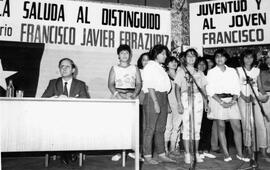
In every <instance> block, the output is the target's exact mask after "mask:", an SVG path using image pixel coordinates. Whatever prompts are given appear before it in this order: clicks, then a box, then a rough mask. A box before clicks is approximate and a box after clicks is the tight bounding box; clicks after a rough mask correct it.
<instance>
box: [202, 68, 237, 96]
mask: <svg viewBox="0 0 270 170" xmlns="http://www.w3.org/2000/svg"><path fill="white" fill-rule="evenodd" d="M225 68H226V69H225V71H222V70H221V69H220V68H219V67H218V66H215V67H214V68H213V69H211V70H209V71H208V73H207V76H206V79H207V85H206V91H207V94H208V95H209V96H213V95H214V94H222V93H228V94H232V95H238V96H239V95H240V81H239V77H238V75H237V72H236V70H235V69H234V68H231V67H228V66H225Z"/></svg>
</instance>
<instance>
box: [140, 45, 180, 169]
mask: <svg viewBox="0 0 270 170" xmlns="http://www.w3.org/2000/svg"><path fill="white" fill-rule="evenodd" d="M169 55H170V53H169V50H168V48H167V47H166V46H164V45H155V46H154V47H153V48H152V49H151V51H150V56H149V57H150V61H149V62H148V63H147V65H146V66H145V68H144V71H143V88H142V89H143V91H144V93H145V98H144V103H143V111H144V118H145V120H144V123H145V129H144V133H143V153H144V161H145V163H146V164H158V161H156V160H155V159H153V158H152V153H153V152H152V142H153V141H154V148H155V149H156V153H157V154H158V159H159V161H161V162H175V161H174V160H172V159H170V158H168V157H167V156H166V155H165V144H164V132H165V127H166V121H167V114H168V96H167V93H168V92H169V91H170V89H171V83H170V79H169V77H168V74H167V73H166V71H165V70H164V68H163V66H162V64H164V62H165V59H166V58H167V57H168V56H169Z"/></svg>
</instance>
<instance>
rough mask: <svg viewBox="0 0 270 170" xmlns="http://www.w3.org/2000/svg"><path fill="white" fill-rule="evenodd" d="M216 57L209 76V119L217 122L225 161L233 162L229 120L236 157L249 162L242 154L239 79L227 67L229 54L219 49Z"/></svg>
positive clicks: (232, 70)
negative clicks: (229, 143) (226, 126)
mask: <svg viewBox="0 0 270 170" xmlns="http://www.w3.org/2000/svg"><path fill="white" fill-rule="evenodd" d="M214 56H215V62H216V66H215V67H214V68H213V69H211V70H209V72H208V74H207V81H208V84H207V94H208V95H209V106H210V110H211V112H210V113H209V114H208V118H209V119H215V120H217V123H218V135H219V141H220V144H221V147H222V149H223V151H224V154H225V158H224V161H225V162H228V161H231V160H232V158H231V157H230V155H229V153H228V149H227V141H226V137H225V120H229V121H230V123H231V127H232V129H233V132H234V141H235V145H236V150H237V155H236V157H237V158H238V159H239V160H242V161H246V162H248V161H249V159H248V158H244V157H243V154H242V134H241V124H240V120H241V115H240V111H239V107H238V105H237V98H238V96H239V95H240V82H239V78H238V75H237V72H236V70H235V69H233V68H230V67H228V66H226V65H225V62H226V60H227V58H228V54H227V52H226V51H225V50H224V49H218V50H217V51H216V52H215V54H214Z"/></svg>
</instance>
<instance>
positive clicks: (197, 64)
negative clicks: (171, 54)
mask: <svg viewBox="0 0 270 170" xmlns="http://www.w3.org/2000/svg"><path fill="white" fill-rule="evenodd" d="M201 62H203V63H204V64H205V70H204V72H203V73H204V75H207V71H208V64H207V61H206V58H204V57H198V59H197V61H196V62H195V64H194V67H195V68H196V69H197V70H198V66H199V64H200V63H201Z"/></svg>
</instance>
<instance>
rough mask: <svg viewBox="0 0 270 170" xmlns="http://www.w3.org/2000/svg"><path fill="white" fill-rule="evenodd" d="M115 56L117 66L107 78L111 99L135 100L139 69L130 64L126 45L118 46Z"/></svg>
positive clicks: (138, 91)
mask: <svg viewBox="0 0 270 170" xmlns="http://www.w3.org/2000/svg"><path fill="white" fill-rule="evenodd" d="M117 54H118V59H119V64H118V65H115V66H112V68H111V70H110V73H109V78H108V88H109V90H110V92H111V94H112V98H113V99H136V98H137V97H138V95H139V93H140V91H141V87H142V81H141V75H140V71H139V69H138V68H137V67H136V66H135V65H131V64H130V62H131V56H132V54H131V49H130V47H129V46H128V45H126V44H123V45H120V46H119V47H118V48H117ZM129 155H130V154H129ZM131 155H132V154H131ZM131 157H132V156H131ZM120 159H121V154H116V155H114V156H113V157H112V161H118V160H120Z"/></svg>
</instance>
